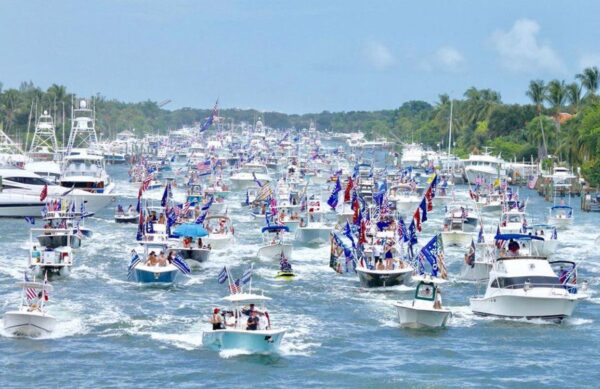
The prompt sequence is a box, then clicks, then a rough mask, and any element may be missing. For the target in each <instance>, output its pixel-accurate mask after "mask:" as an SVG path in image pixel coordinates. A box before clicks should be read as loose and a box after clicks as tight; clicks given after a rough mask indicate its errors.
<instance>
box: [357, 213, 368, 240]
mask: <svg viewBox="0 0 600 389" xmlns="http://www.w3.org/2000/svg"><path fill="white" fill-rule="evenodd" d="M364 243H367V222H366V221H365V220H364V219H363V220H362V221H361V222H360V231H359V234H358V244H364Z"/></svg>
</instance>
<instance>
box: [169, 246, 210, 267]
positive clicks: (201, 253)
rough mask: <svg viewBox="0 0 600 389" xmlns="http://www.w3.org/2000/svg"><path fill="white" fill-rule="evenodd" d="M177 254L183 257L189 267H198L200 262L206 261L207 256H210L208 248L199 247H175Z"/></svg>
mask: <svg viewBox="0 0 600 389" xmlns="http://www.w3.org/2000/svg"><path fill="white" fill-rule="evenodd" d="M177 254H178V255H181V257H182V258H183V259H185V260H186V262H187V263H188V264H189V265H190V266H191V267H198V266H199V265H200V264H201V263H202V262H206V261H208V258H209V257H210V250H208V249H199V248H190V249H184V248H180V249H177Z"/></svg>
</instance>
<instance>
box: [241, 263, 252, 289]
mask: <svg viewBox="0 0 600 389" xmlns="http://www.w3.org/2000/svg"><path fill="white" fill-rule="evenodd" d="M253 266H254V265H250V268H249V269H248V270H246V271H245V272H244V274H242V278H241V279H240V280H241V282H242V285H246V284H247V283H248V282H250V281H251V280H252V268H253Z"/></svg>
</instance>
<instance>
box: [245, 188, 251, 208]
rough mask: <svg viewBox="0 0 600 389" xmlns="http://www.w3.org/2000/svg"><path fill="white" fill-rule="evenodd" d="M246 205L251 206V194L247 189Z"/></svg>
mask: <svg viewBox="0 0 600 389" xmlns="http://www.w3.org/2000/svg"><path fill="white" fill-rule="evenodd" d="M245 204H246V205H250V193H248V189H246V203H245Z"/></svg>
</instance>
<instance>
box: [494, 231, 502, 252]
mask: <svg viewBox="0 0 600 389" xmlns="http://www.w3.org/2000/svg"><path fill="white" fill-rule="evenodd" d="M499 235H500V226H498V228H496V237H495V239H496V247H497V248H499V249H501V248H502V246H503V245H504V241H503V240H501V239H498V236H499Z"/></svg>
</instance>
